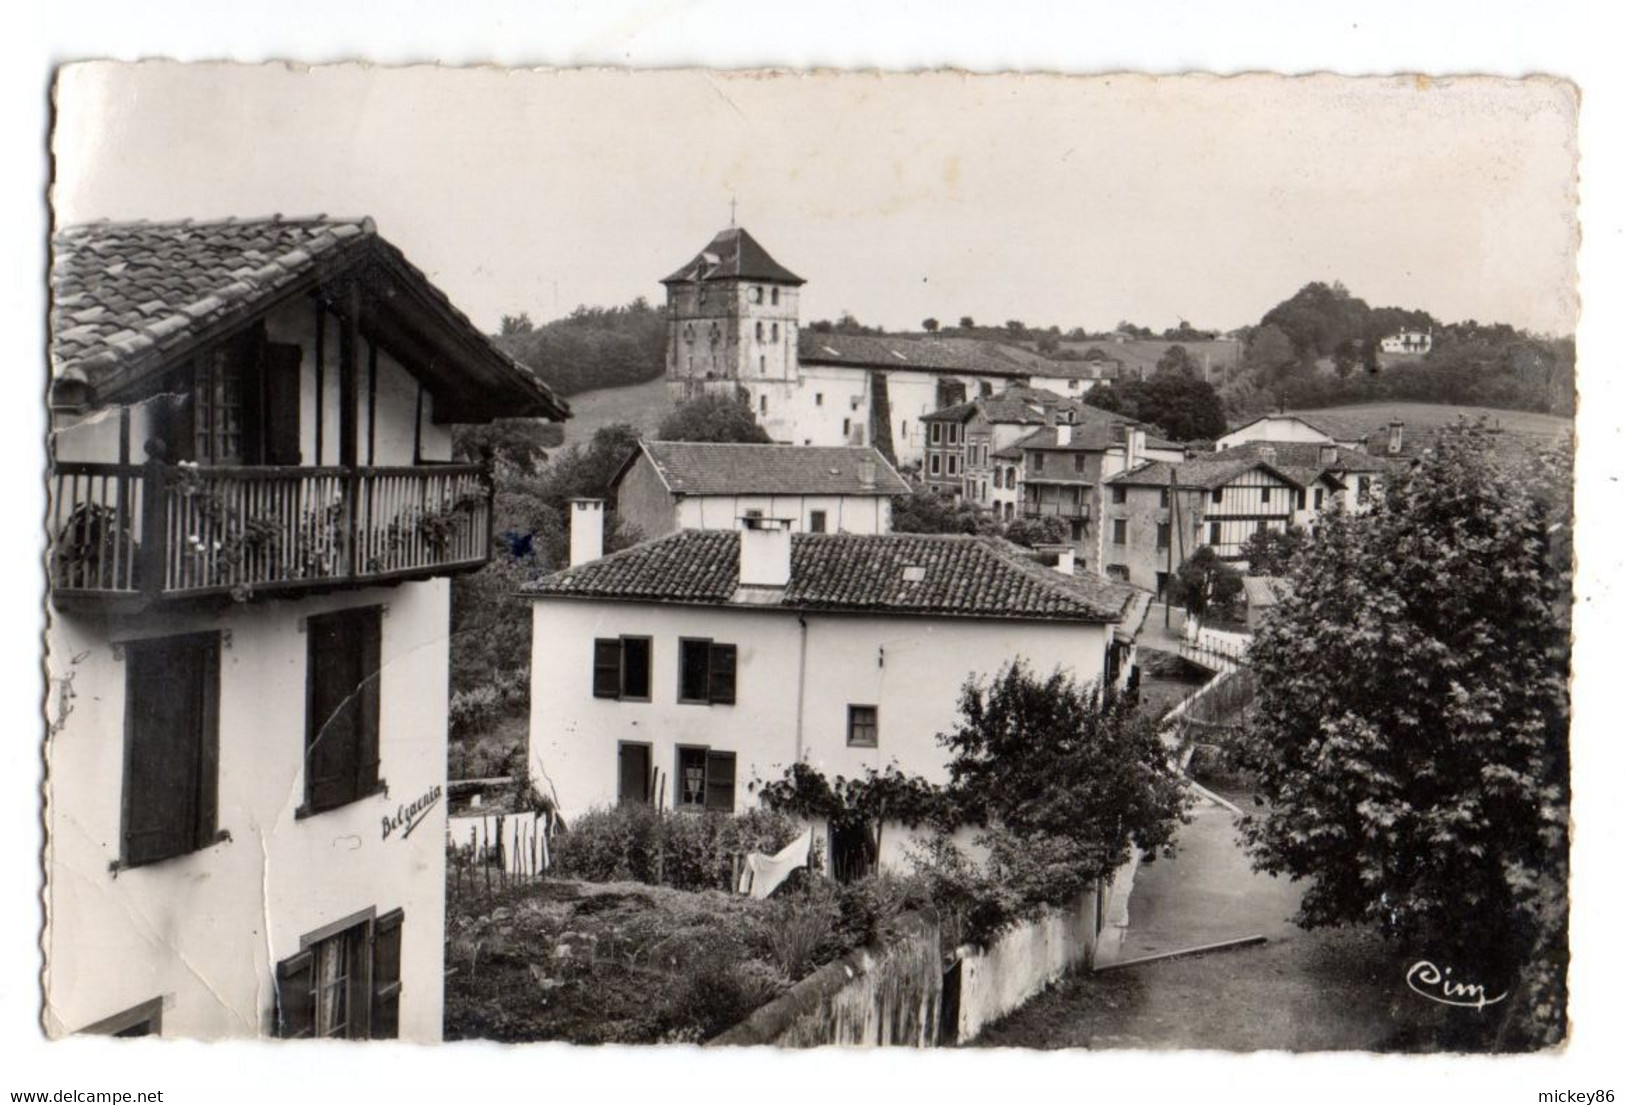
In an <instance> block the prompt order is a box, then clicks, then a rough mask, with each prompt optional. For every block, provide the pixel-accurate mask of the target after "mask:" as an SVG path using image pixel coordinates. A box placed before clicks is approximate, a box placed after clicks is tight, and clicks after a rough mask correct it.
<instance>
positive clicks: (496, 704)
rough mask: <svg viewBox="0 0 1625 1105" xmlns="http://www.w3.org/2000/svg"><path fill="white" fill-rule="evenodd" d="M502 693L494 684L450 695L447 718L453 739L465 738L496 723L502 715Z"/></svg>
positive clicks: (477, 733) (475, 734)
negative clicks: (449, 707)
mask: <svg viewBox="0 0 1625 1105" xmlns="http://www.w3.org/2000/svg"><path fill="white" fill-rule="evenodd" d="M502 713H503V710H502V694H501V692H500V691H498V690H497V688H496V687H494V686H489V685H488V686H484V687H475V688H474V689H473V690H470V691H458V692H457V693H456V694H454V695H452V696H451V709H450V712H449V720H450V723H451V737H452V739H453V740H467V739H468V738H469V737H474V736H478V735H479V734H480V733H482V732H484V731H485V730H486V729H489V728H490V727H491V726H492V725H495V724H496V721H497V719H498V718H499V717H501V716H502Z"/></svg>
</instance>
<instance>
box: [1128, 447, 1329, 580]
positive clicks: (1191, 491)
mask: <svg viewBox="0 0 1625 1105" xmlns="http://www.w3.org/2000/svg"><path fill="white" fill-rule="evenodd" d="M1270 449H1271V446H1269V445H1262V446H1260V447H1259V448H1258V449H1257V450H1256V451H1253V450H1235V451H1233V452H1234V453H1235V454H1236V455H1230V454H1228V453H1210V454H1206V455H1204V456H1201V457H1197V458H1195V459H1192V460H1189V461H1186V462H1184V463H1179V464H1170V463H1168V462H1167V461H1161V460H1157V461H1152V462H1149V463H1146V464H1141V465H1138V466H1136V467H1134V468H1131V469H1128V470H1126V471H1122V472H1119V473H1116V474H1115V475H1112V476H1109V477H1108V478H1107V479H1106V480H1105V485H1106V494H1105V496H1104V502H1105V505H1104V508H1103V515H1102V533H1103V535H1104V538H1105V542H1104V549H1103V556H1104V560H1105V569H1104V571H1105V574H1106V575H1108V576H1110V577H1111V578H1113V579H1118V580H1122V581H1125V582H1129V583H1133V584H1135V585H1136V586H1140V587H1148V588H1151V589H1152V590H1154V591H1156V592H1157V593H1158V594H1162V593H1163V592H1164V591H1165V589H1166V587H1167V583H1168V577H1169V573H1170V572H1172V571H1173V570H1175V569H1177V568H1178V567H1179V565H1180V564H1182V563H1184V561H1185V560H1187V559H1188V558H1189V557H1190V555H1191V554H1192V553H1194V552H1195V551H1196V550H1197V549H1198V548H1201V547H1203V546H1207V547H1209V548H1211V549H1212V550H1213V551H1214V553H1215V554H1217V555H1218V557H1219V558H1220V559H1221V560H1227V561H1231V562H1234V563H1236V564H1237V565H1238V566H1240V567H1243V568H1244V567H1245V566H1246V565H1245V560H1244V558H1243V556H1242V544H1243V542H1245V541H1246V540H1247V539H1248V538H1249V537H1251V536H1252V535H1253V534H1255V533H1257V532H1259V531H1261V530H1273V531H1275V532H1278V533H1284V532H1285V531H1286V530H1287V529H1288V528H1289V527H1292V526H1305V525H1308V524H1310V523H1311V522H1312V521H1313V519H1314V518H1315V517H1317V516H1318V515H1319V514H1320V512H1321V511H1323V510H1326V509H1328V508H1330V506H1331V505H1332V502H1333V498H1334V496H1336V495H1338V494H1339V493H1340V492H1342V491H1343V489H1344V485H1343V484H1342V483H1341V482H1340V481H1339V480H1338V479H1337V478H1336V477H1335V476H1333V475H1332V474H1331V473H1330V472H1328V471H1326V470H1325V469H1322V468H1319V467H1309V468H1298V467H1293V466H1291V465H1289V464H1286V463H1283V462H1281V461H1280V460H1278V459H1277V458H1275V457H1274V456H1272V454H1271V452H1270Z"/></svg>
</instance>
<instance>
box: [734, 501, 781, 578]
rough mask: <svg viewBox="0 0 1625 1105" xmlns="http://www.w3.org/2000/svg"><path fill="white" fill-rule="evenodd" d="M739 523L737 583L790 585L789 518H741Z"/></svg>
mask: <svg viewBox="0 0 1625 1105" xmlns="http://www.w3.org/2000/svg"><path fill="white" fill-rule="evenodd" d="M739 525H740V530H739V586H741V587H786V586H789V583H790V520H789V519H788V518H741V519H740V520H739Z"/></svg>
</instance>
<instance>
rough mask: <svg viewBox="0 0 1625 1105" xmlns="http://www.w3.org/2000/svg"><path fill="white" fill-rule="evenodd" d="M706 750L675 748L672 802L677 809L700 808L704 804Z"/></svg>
mask: <svg viewBox="0 0 1625 1105" xmlns="http://www.w3.org/2000/svg"><path fill="white" fill-rule="evenodd" d="M705 767H706V750H705V749H703V748H682V747H679V748H678V749H677V780H676V785H675V788H674V790H673V793H672V804H673V805H674V806H676V807H677V808H678V809H700V808H703V807H704V805H705V794H706V786H705Z"/></svg>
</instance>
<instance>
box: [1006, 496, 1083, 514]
mask: <svg viewBox="0 0 1625 1105" xmlns="http://www.w3.org/2000/svg"><path fill="white" fill-rule="evenodd" d="M1021 515H1022V517H1024V518H1067V519H1087V518H1088V517H1089V503H1088V501H1087V500H1086V501H1084V502H1081V503H1069V502H1060V501H1057V500H1055V499H1044V500H1038V501H1035V500H1034V499H1032V498H1023V499H1022V500H1021Z"/></svg>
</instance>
